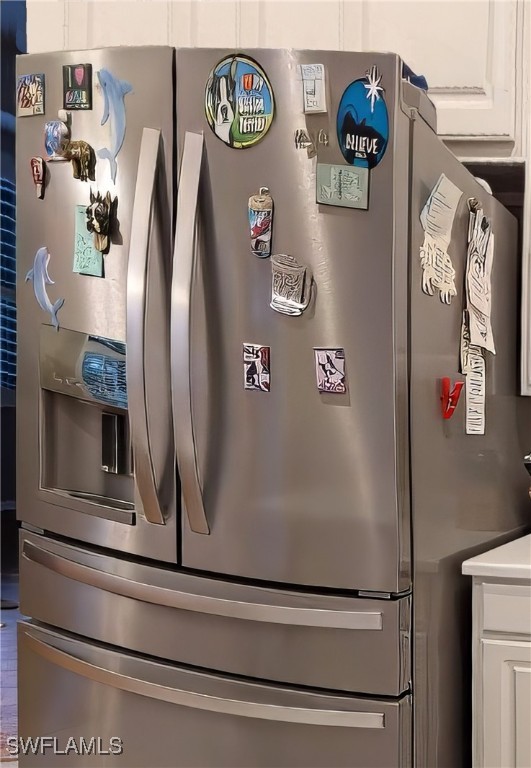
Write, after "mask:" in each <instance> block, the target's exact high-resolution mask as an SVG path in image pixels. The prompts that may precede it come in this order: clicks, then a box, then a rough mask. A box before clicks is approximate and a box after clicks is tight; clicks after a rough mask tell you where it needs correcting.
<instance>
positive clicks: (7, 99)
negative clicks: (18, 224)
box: [0, 0, 26, 404]
mask: <svg viewBox="0 0 531 768" xmlns="http://www.w3.org/2000/svg"><path fill="white" fill-rule="evenodd" d="M0 27H1V51H2V67H1V87H0V95H1V116H0V117H1V120H0V127H1V141H0V144H1V166H0V214H1V222H0V245H1V254H0V289H1V294H0V388H1V392H2V404H4V402H5V400H6V396H8V395H9V392H10V391H12V390H14V389H15V382H16V359H17V358H16V303H15V278H16V266H15V263H16V262H15V257H16V249H15V202H16V192H15V57H16V55H17V54H18V53H25V52H26V2H25V0H0Z"/></svg>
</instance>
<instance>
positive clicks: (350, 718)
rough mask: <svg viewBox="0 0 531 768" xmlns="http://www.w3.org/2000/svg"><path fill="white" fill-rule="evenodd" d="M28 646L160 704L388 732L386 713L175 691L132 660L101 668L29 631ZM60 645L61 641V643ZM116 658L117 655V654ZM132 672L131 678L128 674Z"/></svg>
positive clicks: (155, 668) (159, 668) (150, 666)
mask: <svg viewBox="0 0 531 768" xmlns="http://www.w3.org/2000/svg"><path fill="white" fill-rule="evenodd" d="M23 632H24V635H25V643H26V644H27V645H28V647H29V648H30V650H32V651H34V652H35V653H37V654H39V655H40V656H41V657H42V658H44V659H46V660H47V661H49V662H51V663H52V664H56V665H57V666H59V667H62V668H63V669H66V670H68V671H69V672H72V673H73V674H75V675H81V676H82V677H85V678H87V679H89V680H92V681H94V682H96V683H101V684H102V685H108V686H111V687H113V688H118V689H119V690H121V691H128V692H129V693H135V694H138V695H139V696H148V697H149V698H151V699H157V700H158V701H167V702H169V703H171V704H177V705H179V706H181V707H191V708H193V709H202V710H206V711H207V712H220V713H222V714H225V715H234V716H237V717H252V718H255V719H260V720H275V721H278V722H282V723H301V724H304V725H324V726H329V727H334V726H335V727H340V728H385V715H384V713H383V712H352V711H347V710H337V709H336V710H334V709H311V708H309V707H308V708H307V707H285V706H279V705H277V704H264V703H262V702H258V701H245V700H238V699H224V698H222V697H220V696H212V695H210V694H206V693H199V692H196V691H188V690H183V689H180V688H173V687H171V686H169V685H161V684H160V683H158V682H154V681H153V680H149V679H140V678H138V677H136V676H135V672H136V671H137V670H136V669H135V667H136V666H137V665H134V667H133V668H132V669H128V666H129V665H130V662H131V661H132V659H128V658H127V657H124V656H123V655H121V658H120V669H121V670H123V673H122V671H120V672H116V671H114V670H110V669H106V668H105V667H100V666H98V665H97V664H93V663H91V662H88V661H84V660H83V659H80V658H78V657H77V656H73V655H72V654H71V653H68V652H66V651H65V650H62V649H60V648H57V647H55V646H54V645H50V644H49V643H47V642H45V641H44V640H42V639H40V638H38V637H36V636H35V635H33V633H31V632H30V631H28V630H27V629H26V628H24V630H23ZM58 642H59V643H60V640H59V639H58ZM113 655H114V654H113ZM145 664H146V668H147V669H146V673H147V674H146V677H147V675H148V674H149V673H150V672H151V673H152V674H153V677H154V678H158V679H159V680H160V679H161V674H160V673H161V672H163V671H164V669H167V667H165V665H163V664H157V663H156V662H145ZM128 672H129V674H127V673H128Z"/></svg>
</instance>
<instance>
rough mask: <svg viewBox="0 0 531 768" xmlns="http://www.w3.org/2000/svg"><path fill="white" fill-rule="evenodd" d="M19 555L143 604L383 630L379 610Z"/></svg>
mask: <svg viewBox="0 0 531 768" xmlns="http://www.w3.org/2000/svg"><path fill="white" fill-rule="evenodd" d="M22 557H24V558H26V559H27V560H30V561H31V562H34V563H38V564H39V565H41V566H42V567H43V568H47V569H48V570H50V571H54V572H55V573H59V574H61V575H62V576H65V577H66V578H68V579H72V580H74V581H78V582H80V583H81V584H87V585H89V586H91V587H95V588H96V589H103V590H105V591H106V592H110V593H111V594H114V595H119V596H121V597H129V598H132V599H133V600H140V601H142V602H144V603H151V604H154V605H163V606H166V607H168V608H177V609H179V610H183V611H195V612H198V613H207V614H210V615H214V616H224V617H226V618H230V619H241V620H247V621H259V622H263V623H266V624H289V625H291V626H299V627H323V628H326V629H350V630H376V631H381V630H383V615H382V612H381V611H374V610H372V611H371V610H364V611H345V610H341V611H339V610H325V609H322V608H299V607H297V606H291V605H271V604H268V603H253V602H244V601H242V600H228V599H224V598H219V597H214V596H211V595H200V594H194V593H189V592H184V591H182V590H178V589H170V588H168V587H163V586H159V585H157V584H146V583H144V582H143V581H141V580H136V579H132V578H125V577H124V576H120V575H118V574H116V573H110V572H108V571H103V570H99V569H96V568H92V567H91V566H89V565H84V564H83V563H77V562H75V561H74V560H71V559H70V558H68V557H65V556H64V555H57V554H55V553H54V552H50V551H49V550H47V549H44V548H43V547H40V546H36V545H35V544H32V543H31V542H30V541H27V540H24V543H23V546H22Z"/></svg>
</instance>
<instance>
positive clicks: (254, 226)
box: [249, 187, 273, 259]
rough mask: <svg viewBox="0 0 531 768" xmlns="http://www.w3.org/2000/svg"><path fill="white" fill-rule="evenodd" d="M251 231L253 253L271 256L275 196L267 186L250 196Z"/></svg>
mask: <svg viewBox="0 0 531 768" xmlns="http://www.w3.org/2000/svg"><path fill="white" fill-rule="evenodd" d="M249 232H250V236H251V253H253V254H254V255H255V256H258V258H259V259H267V258H268V257H269V256H271V235H272V232H273V198H272V197H271V195H270V194H269V189H268V188H267V187H260V191H259V192H258V194H257V195H252V196H251V197H250V198H249Z"/></svg>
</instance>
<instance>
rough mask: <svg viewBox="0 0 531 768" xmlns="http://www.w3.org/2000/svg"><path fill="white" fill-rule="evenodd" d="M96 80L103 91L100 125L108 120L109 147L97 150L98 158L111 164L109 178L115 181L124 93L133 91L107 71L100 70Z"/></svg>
mask: <svg viewBox="0 0 531 768" xmlns="http://www.w3.org/2000/svg"><path fill="white" fill-rule="evenodd" d="M98 80H99V83H100V85H101V88H102V90H103V98H104V106H103V117H102V118H101V124H102V125H105V123H106V122H107V120H109V118H110V126H111V146H110V147H104V148H103V149H100V150H98V157H101V158H104V159H106V160H108V161H109V163H110V164H111V178H112V180H113V183H114V182H115V181H116V172H117V170H118V166H117V164H116V156H117V155H118V152H119V151H120V149H121V148H122V144H123V143H124V137H125V104H124V97H125V95H126V93H130V91H132V90H133V88H132V86H131V84H130V83H127V82H126V81H125V80H118V78H116V77H115V76H114V75H113V74H112V72H109V70H108V69H100V70H99V72H98Z"/></svg>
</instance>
